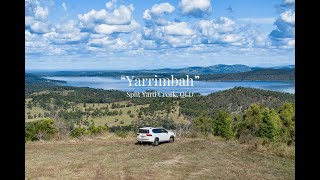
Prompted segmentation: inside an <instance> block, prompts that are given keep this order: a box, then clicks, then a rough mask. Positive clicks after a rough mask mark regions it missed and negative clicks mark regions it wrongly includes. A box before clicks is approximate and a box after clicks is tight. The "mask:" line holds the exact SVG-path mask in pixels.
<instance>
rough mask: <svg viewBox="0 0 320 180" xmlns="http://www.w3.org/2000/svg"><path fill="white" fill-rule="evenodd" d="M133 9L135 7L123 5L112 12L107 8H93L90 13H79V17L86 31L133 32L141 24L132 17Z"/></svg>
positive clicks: (106, 32) (107, 32) (105, 32)
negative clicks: (97, 9)
mask: <svg viewBox="0 0 320 180" xmlns="http://www.w3.org/2000/svg"><path fill="white" fill-rule="evenodd" d="M133 10H134V8H133V7H128V6H123V5H122V6H120V7H119V8H116V9H114V10H113V11H112V12H108V11H107V10H105V9H102V10H99V11H96V10H91V11H89V12H88V13H85V14H79V15H78V18H79V20H80V24H81V27H82V29H83V30H85V31H95V32H97V33H104V34H111V33H117V32H118V33H121V32H131V31H133V30H135V29H136V28H138V27H139V24H138V23H137V22H136V21H134V20H133V18H132V11H133Z"/></svg>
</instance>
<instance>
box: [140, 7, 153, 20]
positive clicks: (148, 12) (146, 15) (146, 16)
mask: <svg viewBox="0 0 320 180" xmlns="http://www.w3.org/2000/svg"><path fill="white" fill-rule="evenodd" d="M142 18H143V19H148V20H150V19H151V14H150V10H149V9H146V10H145V11H144V12H143V15H142Z"/></svg>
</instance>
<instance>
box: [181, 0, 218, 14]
mask: <svg viewBox="0 0 320 180" xmlns="http://www.w3.org/2000/svg"><path fill="white" fill-rule="evenodd" d="M179 5H180V8H181V11H182V14H184V15H192V16H195V17H201V16H203V15H204V14H209V13H211V11H212V6H211V2H210V0H181V2H180V4H179Z"/></svg>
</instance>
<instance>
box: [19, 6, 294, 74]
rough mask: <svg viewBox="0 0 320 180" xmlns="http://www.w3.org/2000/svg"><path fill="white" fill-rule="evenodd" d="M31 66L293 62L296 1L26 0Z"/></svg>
mask: <svg viewBox="0 0 320 180" xmlns="http://www.w3.org/2000/svg"><path fill="white" fill-rule="evenodd" d="M25 8H26V14H25V22H26V24H25V36H26V69H27V70H35V69H42V70H72V69H73V70H85V69H87V70H94V69H100V70H115V69H123V70H124V69H158V68H180V67H188V66H210V65H215V64H245V65H249V66H278V65H288V64H294V63H295V62H294V59H295V57H294V51H295V47H294V46H295V10H294V8H295V2H294V0H241V1H239V0H165V1H163V0H110V1H109V0H107V1H102V0H90V1H88V0H56V1H52V0H41V1H39V0H26V1H25Z"/></svg>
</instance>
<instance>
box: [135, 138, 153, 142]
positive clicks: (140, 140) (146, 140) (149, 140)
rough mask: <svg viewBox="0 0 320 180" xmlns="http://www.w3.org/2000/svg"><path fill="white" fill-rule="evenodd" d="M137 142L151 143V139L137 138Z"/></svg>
mask: <svg viewBox="0 0 320 180" xmlns="http://www.w3.org/2000/svg"><path fill="white" fill-rule="evenodd" d="M137 141H138V142H153V140H152V139H146V138H137Z"/></svg>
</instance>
